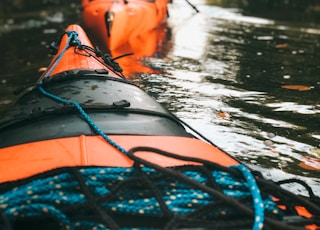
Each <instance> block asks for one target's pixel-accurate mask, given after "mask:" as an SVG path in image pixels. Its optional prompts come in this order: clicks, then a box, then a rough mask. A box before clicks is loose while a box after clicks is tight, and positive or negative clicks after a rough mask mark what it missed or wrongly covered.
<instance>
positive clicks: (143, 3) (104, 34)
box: [82, 0, 168, 51]
mask: <svg viewBox="0 0 320 230" xmlns="http://www.w3.org/2000/svg"><path fill="white" fill-rule="evenodd" d="M167 4H168V0H124V1H113V0H82V21H83V23H84V26H85V27H86V28H87V29H88V30H89V31H90V32H91V33H92V34H94V36H95V37H98V38H99V41H100V43H101V44H103V45H104V46H105V47H107V48H108V49H109V50H111V51H112V50H114V49H116V48H118V47H120V46H121V45H123V44H125V43H127V42H129V43H130V41H131V40H132V39H134V38H136V37H146V36H147V35H145V33H147V32H149V31H151V30H153V29H155V28H157V27H158V26H159V25H161V24H162V23H163V22H164V21H165V19H166V17H167ZM140 46H144V44H140Z"/></svg>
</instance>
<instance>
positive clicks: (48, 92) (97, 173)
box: [0, 25, 320, 230]
mask: <svg viewBox="0 0 320 230" xmlns="http://www.w3.org/2000/svg"><path fill="white" fill-rule="evenodd" d="M51 51H52V52H53V53H54V54H55V55H54V57H53V59H52V62H51V63H50V64H49V66H48V68H47V70H46V71H45V72H44V73H43V74H42V76H41V77H40V78H39V80H38V81H37V82H36V83H35V84H34V85H33V86H29V88H26V89H25V91H24V92H23V94H22V95H21V96H20V98H19V100H18V101H17V103H16V104H15V105H14V106H13V107H12V108H11V109H10V110H9V111H8V113H7V114H6V116H4V117H2V118H1V120H0V229H5V230H9V229H317V228H319V226H320V218H319V216H320V207H319V204H320V201H319V198H318V197H317V196H316V195H314V193H313V192H312V190H311V188H309V187H308V185H306V184H305V183H303V182H302V181H299V180H297V179H292V180H286V181H278V182H273V181H269V180H266V179H264V178H263V176H262V175H261V173H259V172H257V171H254V170H252V169H250V168H248V167H247V166H245V165H244V164H242V163H241V162H239V161H237V160H236V159H235V158H233V157H232V156H230V155H229V154H227V153H226V152H224V151H223V150H221V149H220V148H218V147H217V146H215V145H214V144H213V143H211V142H210V141H209V140H207V139H206V138H205V137H203V136H201V135H200V134H199V133H197V132H196V131H195V130H193V129H192V128H191V127H189V126H188V124H186V123H184V122H182V121H181V120H179V119H178V118H177V117H176V116H174V115H173V114H172V113H170V112H168V111H167V110H166V109H165V108H164V107H162V106H161V105H160V104H159V103H157V102H156V101H155V100H154V99H153V98H151V97H150V96H149V95H148V94H147V93H145V92H144V91H143V90H142V89H140V88H139V87H137V86H135V85H134V84H132V83H131V82H130V81H128V80H127V79H126V78H125V76H124V75H123V74H122V71H121V67H120V66H119V65H118V63H117V62H116V60H114V59H113V58H112V57H111V56H110V55H108V54H103V53H102V52H101V51H100V50H97V49H95V48H93V45H92V44H91V42H90V41H89V39H88V37H87V36H86V33H85V32H84V31H83V29H82V28H81V27H80V26H78V25H70V26H68V27H67V28H66V30H65V32H64V33H63V34H62V36H61V38H60V40H59V41H58V42H57V43H56V46H55V45H53V46H52V49H51ZM286 183H299V184H301V185H303V186H305V188H306V191H307V192H308V194H309V195H305V196H302V195H296V194H293V193H291V192H290V191H288V190H286V189H285V188H282V186H283V185H284V184H286ZM280 185H282V186H280Z"/></svg>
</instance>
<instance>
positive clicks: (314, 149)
mask: <svg viewBox="0 0 320 230" xmlns="http://www.w3.org/2000/svg"><path fill="white" fill-rule="evenodd" d="M311 152H313V153H316V154H318V155H319V156H320V149H319V148H312V149H311Z"/></svg>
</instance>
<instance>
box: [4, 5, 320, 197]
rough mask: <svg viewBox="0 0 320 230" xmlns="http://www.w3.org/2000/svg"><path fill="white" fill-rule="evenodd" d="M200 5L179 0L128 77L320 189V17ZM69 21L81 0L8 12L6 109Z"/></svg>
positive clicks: (258, 164) (267, 165)
mask: <svg viewBox="0 0 320 230" xmlns="http://www.w3.org/2000/svg"><path fill="white" fill-rule="evenodd" d="M194 2H196V1H194ZM195 5H196V6H197V7H198V9H199V10H200V13H195V12H194V11H193V9H192V8H191V7H190V6H189V5H188V4H186V2H184V1H174V3H173V4H170V6H169V15H170V17H169V19H168V22H167V25H166V26H165V27H163V28H161V29H160V30H159V31H158V32H159V34H160V35H161V40H160V41H158V48H157V52H156V53H155V54H154V55H152V57H146V58H143V59H141V60H140V59H139V60H137V57H136V56H134V57H131V59H130V62H131V63H132V59H134V61H135V63H136V65H135V66H134V67H133V68H132V66H131V67H130V66H128V65H127V63H126V62H128V60H129V59H127V60H125V59H123V60H121V63H122V64H123V65H124V67H125V70H126V72H127V73H128V77H130V78H131V79H132V81H134V82H135V83H136V84H138V85H140V86H141V87H143V88H144V89H145V90H146V91H148V92H149V93H150V94H151V95H152V96H153V97H155V98H156V99H157V100H158V101H159V102H161V103H162V104H163V105H165V106H166V107H167V108H168V109H169V110H170V111H172V112H173V113H175V114H176V115H177V116H178V117H179V118H181V119H182V120H184V121H186V122H188V123H189V124H190V125H191V126H192V127H193V128H195V129H196V130H198V131H199V132H200V133H202V134H204V135H205V136H207V137H208V138H209V139H210V140H212V141H213V142H214V143H215V144H216V145H218V146H219V147H220V148H222V149H224V150H226V151H227V152H229V153H230V154H231V155H233V156H235V157H236V158H238V159H239V160H241V161H243V162H244V163H246V164H248V165H250V166H251V167H252V168H255V169H258V170H261V171H262V172H263V173H264V175H265V176H267V177H269V178H272V179H275V180H280V179H283V178H288V177H300V178H303V180H305V181H307V182H308V183H309V184H310V185H311V186H312V187H313V188H314V190H315V192H316V193H317V194H320V177H319V170H320V154H319V148H320V103H319V98H320V90H319V88H320V78H319V75H320V63H319V60H320V59H319V56H320V52H319V51H320V25H319V24H316V23H310V21H306V22H304V23H303V22H299V23H297V22H296V21H289V20H288V21H286V20H272V19H268V18H262V17H256V16H255V17H254V16H249V15H244V13H243V11H242V10H240V9H239V8H223V7H220V6H216V5H210V4H208V3H206V2H204V1H200V0H199V1H197V2H196V3H195ZM31 9H32V10H31ZM69 23H78V24H81V18H80V11H79V4H78V3H77V2H76V1H70V2H69V1H68V3H60V4H54V1H45V2H41V4H40V5H39V7H38V8H35V7H33V8H30V7H29V8H28V7H26V8H25V10H24V11H21V12H12V13H10V14H8V13H7V14H6V15H5V17H4V19H3V20H2V26H1V29H0V40H1V44H2V46H1V47H0V51H1V54H2V55H1V60H0V61H1V69H0V87H1V90H0V111H1V110H5V109H6V108H7V107H8V106H9V105H10V104H12V103H13V101H14V100H15V97H14V96H12V94H11V93H12V92H13V91H14V90H15V89H17V88H18V87H20V86H22V85H24V84H28V83H32V82H34V81H36V80H37V79H38V77H39V76H40V73H39V72H38V69H39V68H40V67H45V66H47V64H48V63H49V61H50V58H51V57H49V56H48V54H47V49H46V46H47V45H48V44H49V43H50V42H51V41H53V40H55V39H56V38H57V37H58V36H59V35H60V33H61V31H63V29H64V28H65V26H66V25H68V24H69ZM141 68H142V69H141ZM288 85H289V86H288ZM292 85H293V86H297V85H298V89H300V90H295V89H290V88H292V87H293V86H292ZM286 87H287V88H286ZM288 87H289V89H288ZM301 162H304V163H301ZM306 165H309V166H312V168H310V167H309V168H306ZM294 189H295V190H296V191H297V192H300V190H299V188H294Z"/></svg>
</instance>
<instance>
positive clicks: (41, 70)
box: [38, 67, 47, 72]
mask: <svg viewBox="0 0 320 230" xmlns="http://www.w3.org/2000/svg"><path fill="white" fill-rule="evenodd" d="M46 70H47V67H41V68H39V69H38V72H44V71H46Z"/></svg>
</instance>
